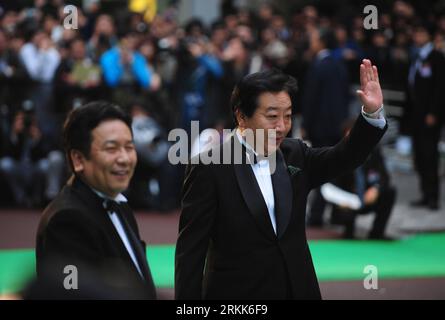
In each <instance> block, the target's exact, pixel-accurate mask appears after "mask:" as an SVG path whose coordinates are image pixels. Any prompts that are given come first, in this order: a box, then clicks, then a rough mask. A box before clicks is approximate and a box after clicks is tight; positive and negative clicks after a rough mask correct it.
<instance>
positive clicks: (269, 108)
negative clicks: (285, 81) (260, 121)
mask: <svg viewBox="0 0 445 320" xmlns="http://www.w3.org/2000/svg"><path fill="white" fill-rule="evenodd" d="M278 109H279V108H278V107H274V106H270V107H267V109H266V112H269V111H276V110H278ZM287 110H292V106H291V105H290V106H288V107H287V108H286V111H287Z"/></svg>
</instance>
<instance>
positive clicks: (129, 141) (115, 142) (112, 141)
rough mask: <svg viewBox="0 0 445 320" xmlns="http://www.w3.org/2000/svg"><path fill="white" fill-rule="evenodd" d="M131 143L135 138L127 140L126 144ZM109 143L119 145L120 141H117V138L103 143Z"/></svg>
mask: <svg viewBox="0 0 445 320" xmlns="http://www.w3.org/2000/svg"><path fill="white" fill-rule="evenodd" d="M129 143H131V144H133V143H134V141H133V140H128V141H125V143H124V144H129ZM107 144H108V145H109V144H112V145H118V144H119V142H117V141H116V140H106V141H105V142H104V143H103V145H104V146H105V145H107Z"/></svg>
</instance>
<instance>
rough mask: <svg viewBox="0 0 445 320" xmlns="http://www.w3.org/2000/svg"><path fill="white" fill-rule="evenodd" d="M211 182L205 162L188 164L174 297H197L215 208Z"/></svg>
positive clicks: (177, 249) (200, 294)
mask: <svg viewBox="0 0 445 320" xmlns="http://www.w3.org/2000/svg"><path fill="white" fill-rule="evenodd" d="M216 196H217V195H216V189H215V182H214V179H213V177H212V175H211V167H210V166H208V165H202V164H199V165H189V166H188V167H187V170H186V177H185V180H184V185H183V190H182V212H181V217H180V220H179V236H178V240H177V244H176V254H175V296H176V299H194V300H196V299H201V298H202V281H203V272H204V266H205V260H206V255H207V249H208V246H209V241H210V234H211V230H212V226H213V222H214V220H215V213H216V210H217V198H216Z"/></svg>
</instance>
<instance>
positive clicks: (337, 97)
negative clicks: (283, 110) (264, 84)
mask: <svg viewBox="0 0 445 320" xmlns="http://www.w3.org/2000/svg"><path fill="white" fill-rule="evenodd" d="M335 46H336V43H335V36H334V34H333V32H332V31H331V30H329V29H324V28H321V29H314V30H313V31H312V32H311V34H310V50H311V51H312V53H314V54H315V55H316V56H315V59H314V61H313V63H312V65H311V67H310V69H309V71H308V73H307V79H306V86H305V88H304V93H303V113H302V115H303V123H302V126H303V131H304V134H303V136H304V137H305V138H307V139H309V140H310V141H311V143H312V146H313V147H324V146H329V145H334V144H336V143H337V142H338V141H340V139H341V138H342V125H343V124H344V121H345V120H346V119H347V118H348V102H349V101H348V100H349V98H348V96H349V93H348V91H349V81H348V76H347V71H346V68H345V66H344V65H343V63H342V62H341V61H338V60H336V59H335V58H333V57H332V54H331V52H332V50H333V49H334V48H335ZM324 207H325V201H324V200H323V197H322V196H321V194H320V190H319V189H317V190H316V194H315V198H314V200H313V202H312V205H311V213H310V216H309V221H308V223H309V225H311V226H321V225H322V224H323V212H324Z"/></svg>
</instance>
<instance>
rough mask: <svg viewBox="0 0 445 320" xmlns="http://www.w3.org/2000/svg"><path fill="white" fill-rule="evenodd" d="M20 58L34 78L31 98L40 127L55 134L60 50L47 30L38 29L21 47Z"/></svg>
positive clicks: (30, 93)
mask: <svg viewBox="0 0 445 320" xmlns="http://www.w3.org/2000/svg"><path fill="white" fill-rule="evenodd" d="M20 59H21V61H22V63H23V64H24V66H25V68H26V71H27V72H28V74H29V75H30V77H31V79H32V80H33V84H32V85H31V88H30V92H29V98H30V100H31V101H32V102H33V104H34V107H35V112H36V116H37V121H38V123H39V127H40V128H41V129H42V130H43V131H44V133H45V134H48V135H50V136H55V135H56V133H55V132H56V130H57V126H55V125H54V124H55V123H56V119H55V116H54V113H53V111H54V110H53V79H54V75H55V72H56V69H57V67H58V66H59V63H60V55H59V52H58V51H57V49H56V47H55V46H54V43H53V42H52V40H51V39H50V38H49V36H48V35H47V34H46V33H45V32H43V31H36V32H35V34H34V35H33V36H32V40H31V42H28V43H26V44H25V45H24V46H23V47H22V48H21V50H20Z"/></svg>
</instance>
